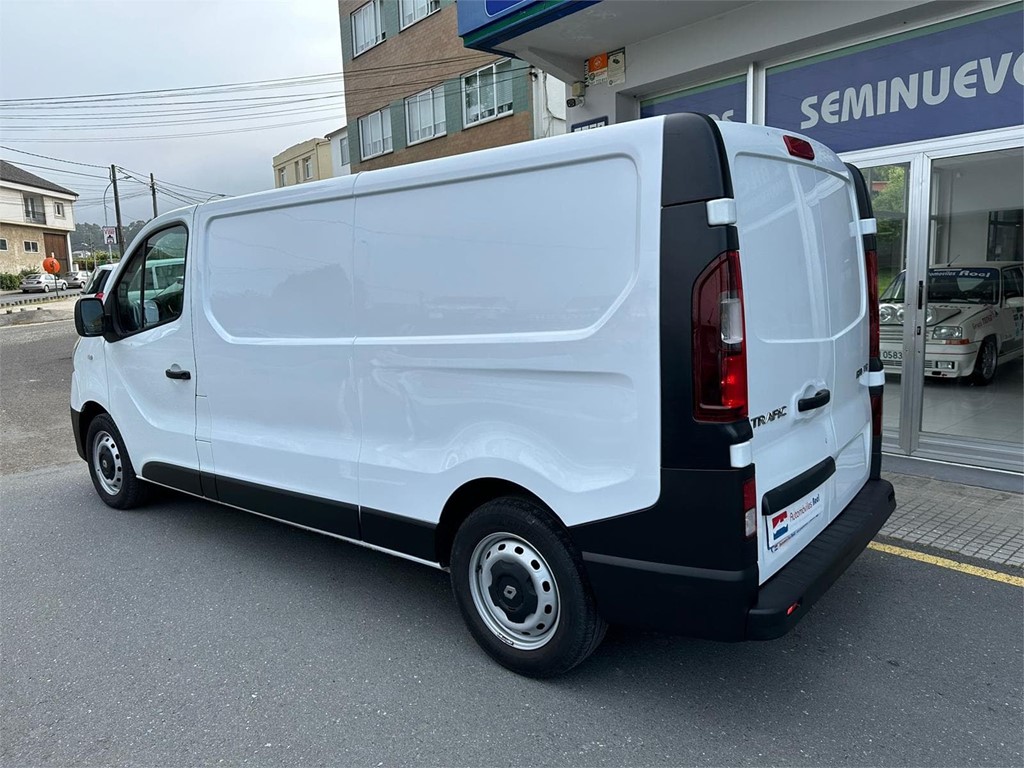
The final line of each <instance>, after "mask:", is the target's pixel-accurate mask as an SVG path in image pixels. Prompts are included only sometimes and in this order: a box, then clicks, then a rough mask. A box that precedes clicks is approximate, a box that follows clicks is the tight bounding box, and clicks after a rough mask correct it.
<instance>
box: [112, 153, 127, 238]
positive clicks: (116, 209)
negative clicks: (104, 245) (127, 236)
mask: <svg viewBox="0 0 1024 768" xmlns="http://www.w3.org/2000/svg"><path fill="white" fill-rule="evenodd" d="M110 183H111V184H113V185H114V216H115V217H116V218H117V247H118V248H120V249H121V257H122V258H123V257H124V229H123V228H122V227H121V198H119V197H118V196H117V166H115V165H111V166H110Z"/></svg>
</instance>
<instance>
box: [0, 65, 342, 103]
mask: <svg viewBox="0 0 1024 768" xmlns="http://www.w3.org/2000/svg"><path fill="white" fill-rule="evenodd" d="M339 77H343V73H341V72H325V73H321V74H317V75H299V76H296V77H284V78H276V79H272V80H248V81H242V82H237V83H218V84H215V85H194V86H189V87H186V88H154V89H150V90H140V91H114V92H110V93H88V94H79V95H76V96H47V97H42V98H40V97H28V98H24V99H0V105H3V106H7V105H11V104H55V103H56V104H60V103H74V102H77V101H84V100H96V101H102V100H105V99H111V100H115V101H120V100H122V98H121V97H125V96H128V97H135V98H138V97H144V98H152V97H153V96H154V95H156V94H173V93H182V94H185V93H191V92H197V91H198V92H231V91H235V90H246V89H251V88H254V87H264V88H265V87H267V86H270V85H274V84H276V85H279V86H280V85H284V84H286V83H287V84H295V83H299V82H313V81H318V80H323V79H329V80H330V79H337V78H339Z"/></svg>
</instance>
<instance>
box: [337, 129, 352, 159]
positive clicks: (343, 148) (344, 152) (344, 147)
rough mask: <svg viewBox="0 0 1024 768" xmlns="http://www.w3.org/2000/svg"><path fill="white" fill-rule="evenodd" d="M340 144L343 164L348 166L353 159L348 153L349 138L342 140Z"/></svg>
mask: <svg viewBox="0 0 1024 768" xmlns="http://www.w3.org/2000/svg"><path fill="white" fill-rule="evenodd" d="M339 143H340V144H341V164H342V165H348V164H349V163H351V162H352V158H351V157H350V156H349V153H348V136H345V137H344V138H342V140H341V142H339Z"/></svg>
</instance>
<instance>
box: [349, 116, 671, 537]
mask: <svg viewBox="0 0 1024 768" xmlns="http://www.w3.org/2000/svg"><path fill="white" fill-rule="evenodd" d="M593 133H594V134H601V133H604V135H603V136H596V135H595V136H594V137H593V138H590V137H588V139H587V140H586V141H579V140H578V139H579V137H575V138H576V140H574V141H564V140H558V139H550V140H546V141H544V142H539V143H536V144H533V145H531V146H530V147H520V148H513V147H510V148H506V149H503V150H502V153H501V155H500V157H502V158H503V159H505V158H507V161H508V162H507V164H508V167H509V169H510V171H508V172H505V171H503V170H502V169H501V168H495V167H493V166H491V167H488V165H487V164H486V163H483V162H482V161H484V160H486V156H487V155H488V154H489V153H479V154H478V155H477V156H476V157H472V156H470V157H469V158H468V159H466V158H449V159H446V160H445V161H435V162H434V163H425V164H422V165H423V168H422V171H423V173H424V175H425V178H427V179H429V177H430V175H431V174H432V173H434V172H435V169H436V168H438V167H440V166H441V164H442V163H443V164H444V166H445V167H446V170H447V173H446V174H445V175H444V177H443V178H444V179H445V181H444V182H443V183H437V184H431V185H430V186H420V183H422V181H421V180H418V179H415V178H410V174H409V173H408V171H406V172H405V174H404V178H402V179H401V180H400V181H398V180H397V177H398V174H397V173H395V174H392V175H391V176H389V175H388V174H387V173H383V172H382V173H375V174H372V177H369V176H368V177H366V180H367V182H371V181H372V182H374V185H373V186H367V187H366V188H361V186H360V184H361V182H362V181H363V179H362V178H361V179H360V181H359V182H357V185H356V194H357V199H356V213H355V215H356V245H355V276H356V289H355V294H356V308H357V309H356V313H357V338H356V346H355V370H356V378H357V388H358V391H359V402H360V412H361V415H362V423H363V445H362V451H361V457H360V503H361V505H362V506H363V507H364V508H370V509H374V510H385V511H387V512H389V513H391V514H393V515H397V516H399V517H402V518H407V519H411V520H415V521H421V522H428V523H436V522H437V520H438V519H439V516H440V512H441V510H442V508H443V507H444V504H445V502H446V501H447V499H448V498H449V497H450V496H451V494H452V493H453V492H454V491H455V490H456V489H458V488H459V487H460V486H461V485H463V484H464V483H466V482H468V481H471V480H474V479H477V478H487V477H490V478H498V479H502V480H507V481H510V482H513V483H517V484H519V485H521V486H523V487H525V488H527V489H529V490H530V491H531V492H532V493H534V494H536V495H537V496H538V497H540V498H541V499H542V500H543V501H544V502H545V503H547V504H548V505H549V506H550V507H551V509H553V510H554V511H555V513H556V514H557V515H558V516H559V517H560V518H561V519H562V520H563V522H565V523H566V524H567V525H573V524H576V523H579V522H584V521H586V520H591V519H596V518H601V517H608V516H611V515H616V514H622V513H624V512H628V511H630V510H634V509H637V508H642V507H645V506H648V505H650V504H651V503H652V502H653V501H654V500H655V499H656V498H657V496H658V486H659V477H658V463H659V457H658V454H659V451H658V436H659V382H658V351H657V350H658V347H657V343H658V335H657V325H656V323H657V311H658V309H657V285H658V264H657V231H658V230H657V212H658V199H659V194H660V189H659V186H658V184H657V183H656V179H657V171H656V168H655V167H654V166H655V164H656V163H657V159H658V155H659V150H660V136H659V132H658V131H657V130H656V129H654V127H651V128H644V127H641V129H640V130H637V128H636V127H634V128H633V129H632V130H631V131H628V132H626V131H612V130H608V131H607V132H604V131H601V132H598V131H595V132H593ZM623 133H626V134H627V135H628V136H629V137H630V138H631V139H632V141H631V142H628V141H622V140H620V139H619V138H617V137H619V136H621V135H622V134H623ZM568 138H569V137H566V139H568ZM642 142H647V145H648V146H647V147H646V148H645V147H644V146H642V144H641V143H642ZM566 146H569V147H571V148H573V151H571V152H569V151H566V150H565V147H566ZM509 155H516V156H515V157H509ZM494 156H495V157H499V155H497V154H495V155H494ZM474 160H475V161H476V162H475V163H474V162H473V161H474ZM644 162H646V163H649V164H651V167H650V168H644V166H643V163H644ZM484 169H485V170H484ZM645 170H646V171H647V174H646V180H645V173H644V171H645ZM392 176H393V177H395V178H396V181H394V182H392V181H391V180H390V179H391V177H392ZM650 177H654V179H655V183H651V178H650ZM374 543H379V544H381V545H383V546H388V545H389V543H390V542H388V541H377V542H374Z"/></svg>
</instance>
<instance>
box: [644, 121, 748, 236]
mask: <svg viewBox="0 0 1024 768" xmlns="http://www.w3.org/2000/svg"><path fill="white" fill-rule="evenodd" d="M664 136H665V139H664V149H663V150H662V151H663V154H662V161H661V162H662V166H661V205H662V207H663V208H664V207H668V206H670V205H680V204H681V203H692V202H695V201H698V200H717V199H718V198H720V197H732V177H731V176H730V175H729V162H728V159H727V158H726V154H725V144H724V143H723V142H722V134H721V132H720V131H719V130H718V126H717V125H715V121H714V120H712V119H711V118H710V117H708V116H707V115H701V114H697V113H695V112H683V113H680V114H677V115H668V116H667V117H666V118H665V133H664ZM706 224H707V222H705V225H706Z"/></svg>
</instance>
